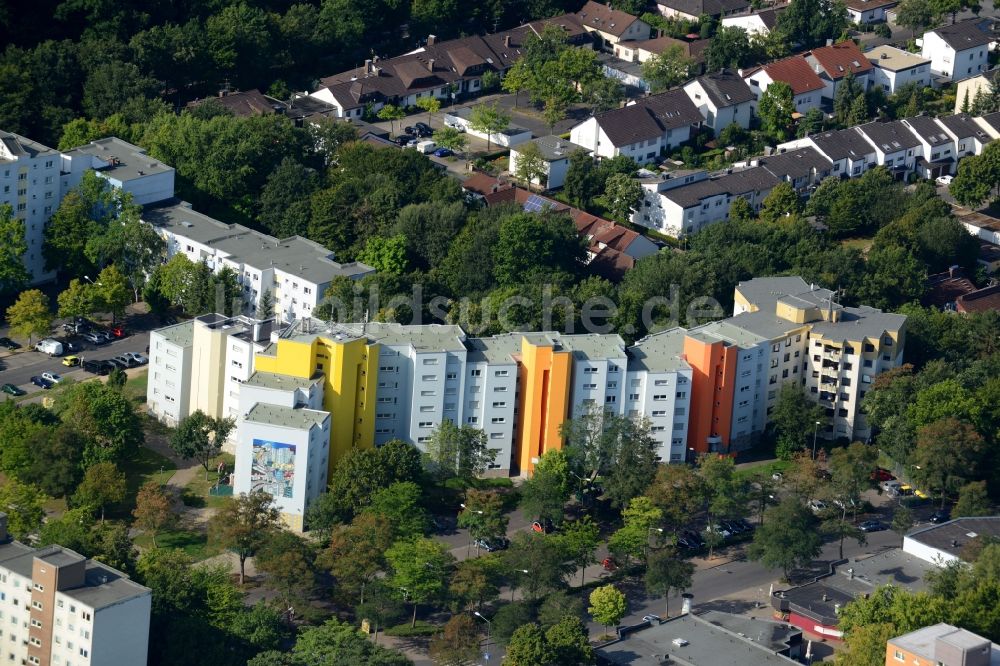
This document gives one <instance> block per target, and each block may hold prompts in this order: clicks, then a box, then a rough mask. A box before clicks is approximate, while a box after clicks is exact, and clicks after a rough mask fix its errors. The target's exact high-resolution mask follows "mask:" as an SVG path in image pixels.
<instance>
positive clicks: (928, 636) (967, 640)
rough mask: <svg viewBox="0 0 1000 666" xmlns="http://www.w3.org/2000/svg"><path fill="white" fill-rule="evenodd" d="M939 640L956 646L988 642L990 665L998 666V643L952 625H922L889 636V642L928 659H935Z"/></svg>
mask: <svg viewBox="0 0 1000 666" xmlns="http://www.w3.org/2000/svg"><path fill="white" fill-rule="evenodd" d="M939 640H941V641H943V642H944V643H947V644H948V645H951V646H955V647H958V648H966V649H968V648H976V647H979V646H980V645H985V644H987V643H989V646H990V666H1000V645H997V644H996V643H991V642H990V641H989V640H988V639H986V638H983V637H982V636H979V635H978V634H974V633H972V632H971V631H966V630H965V629H960V628H959V627H954V626H952V625H950V624H945V623H944V622H941V623H939V624H932V625H931V626H929V627H923V628H921V629H917V630H916V631H911V632H910V633H908V634H903V635H902V636H897V637H896V638H890V639H889V643H890V644H891V645H895V646H896V647H898V648H901V649H903V650H906V651H907V652H909V653H910V654H913V655H918V656H920V657H923V658H924V659H926V660H928V661H936V659H935V656H936V655H935V651H936V646H937V642H938V641H939Z"/></svg>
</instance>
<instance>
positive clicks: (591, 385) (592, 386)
mask: <svg viewBox="0 0 1000 666" xmlns="http://www.w3.org/2000/svg"><path fill="white" fill-rule="evenodd" d="M583 388H584V389H587V390H592V389H595V388H597V384H584V385H583Z"/></svg>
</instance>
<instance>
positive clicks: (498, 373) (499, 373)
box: [493, 370, 507, 377]
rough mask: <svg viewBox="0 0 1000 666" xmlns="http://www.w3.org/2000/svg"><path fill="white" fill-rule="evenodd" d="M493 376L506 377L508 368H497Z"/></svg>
mask: <svg viewBox="0 0 1000 666" xmlns="http://www.w3.org/2000/svg"><path fill="white" fill-rule="evenodd" d="M493 376H494V377H506V376H507V370H496V371H495V372H494V373H493Z"/></svg>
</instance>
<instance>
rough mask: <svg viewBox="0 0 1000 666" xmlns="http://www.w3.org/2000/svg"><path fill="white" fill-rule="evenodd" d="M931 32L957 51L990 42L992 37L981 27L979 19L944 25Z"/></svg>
mask: <svg viewBox="0 0 1000 666" xmlns="http://www.w3.org/2000/svg"><path fill="white" fill-rule="evenodd" d="M931 32H933V33H936V34H937V35H938V37H940V38H941V39H942V40H944V43H945V44H947V45H948V46H950V47H951V48H953V49H955V50H956V51H964V50H965V49H971V48H975V47H977V46H984V45H986V44H989V43H990V42H991V41H992V39H991V38H990V36H989V35H987V34H986V33H985V32H984V31H982V30H981V29H980V28H979V19H970V20H968V21H961V22H959V23H953V24H951V25H946V26H942V27H940V28H937V29H935V30H931Z"/></svg>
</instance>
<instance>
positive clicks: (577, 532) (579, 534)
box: [559, 516, 601, 585]
mask: <svg viewBox="0 0 1000 666" xmlns="http://www.w3.org/2000/svg"><path fill="white" fill-rule="evenodd" d="M559 538H560V539H562V542H563V545H564V546H565V547H566V552H567V553H568V554H569V556H570V557H571V558H572V560H573V564H574V566H576V568H577V569H579V570H580V585H583V583H584V579H585V574H586V569H587V567H588V566H590V565H591V564H594V563H595V562H597V559H596V558H595V557H594V554H595V553H596V552H597V546H598V545H600V543H601V533H600V528H599V527H598V526H597V524H596V523H594V521H593V520H592V519H591V518H590V516H584V517H583V518H580V519H578V520H574V521H573V522H571V523H566V525H564V526H563V529H562V532H561V533H560V535H559Z"/></svg>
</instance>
